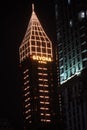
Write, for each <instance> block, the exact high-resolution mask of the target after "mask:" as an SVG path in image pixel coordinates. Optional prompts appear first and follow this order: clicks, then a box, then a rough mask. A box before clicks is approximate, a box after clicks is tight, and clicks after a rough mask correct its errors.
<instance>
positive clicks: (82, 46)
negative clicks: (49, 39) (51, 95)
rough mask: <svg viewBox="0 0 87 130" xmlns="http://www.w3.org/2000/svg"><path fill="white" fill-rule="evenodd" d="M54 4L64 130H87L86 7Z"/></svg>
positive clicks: (61, 0)
mask: <svg viewBox="0 0 87 130" xmlns="http://www.w3.org/2000/svg"><path fill="white" fill-rule="evenodd" d="M55 1H56V3H55V14H56V23H57V56H56V57H57V58H56V59H57V63H58V77H59V79H60V81H59V82H58V83H59V86H58V103H59V107H58V111H59V118H60V120H62V121H63V123H64V126H65V130H87V94H86V93H87V78H86V75H87V4H86V0H55Z"/></svg>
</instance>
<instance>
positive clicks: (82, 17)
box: [78, 11, 85, 20]
mask: <svg viewBox="0 0 87 130" xmlns="http://www.w3.org/2000/svg"><path fill="white" fill-rule="evenodd" d="M78 16H79V19H80V20H82V19H84V18H85V12H84V11H81V12H79V14H78Z"/></svg>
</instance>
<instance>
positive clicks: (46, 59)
mask: <svg viewBox="0 0 87 130" xmlns="http://www.w3.org/2000/svg"><path fill="white" fill-rule="evenodd" d="M32 58H33V60H38V61H49V62H51V61H52V59H51V57H44V56H35V55H33V56H32Z"/></svg>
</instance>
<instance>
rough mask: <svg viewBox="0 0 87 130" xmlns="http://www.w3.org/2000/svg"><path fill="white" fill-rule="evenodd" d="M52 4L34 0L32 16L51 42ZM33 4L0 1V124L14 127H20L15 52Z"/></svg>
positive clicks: (53, 30)
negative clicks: (35, 15) (8, 124)
mask: <svg viewBox="0 0 87 130" xmlns="http://www.w3.org/2000/svg"><path fill="white" fill-rule="evenodd" d="M51 1H53V0H34V3H35V12H36V14H37V16H38V18H39V20H40V22H41V24H42V26H43V28H44V29H45V31H46V32H47V35H48V36H49V37H50V39H51V40H52V41H53V42H54V41H55V37H56V31H55V25H54V20H55V17H54V10H53V9H52V7H53V4H51ZM31 3H32V0H23V1H17V2H16V0H15V1H12V2H10V1H8V2H6V1H3V2H2V3H1V4H0V6H1V7H0V9H1V11H0V13H1V17H0V21H1V33H0V34H1V37H0V40H1V42H0V57H1V60H0V80H1V82H0V120H1V119H2V118H6V119H8V120H9V122H10V123H11V125H12V126H13V127H15V126H17V127H18V128H19V127H20V124H21V107H20V105H21V103H20V101H21V100H20V99H21V98H20V97H21V92H20V90H21V86H20V83H19V68H18V67H19V55H18V48H19V45H20V44H21V42H22V39H23V36H24V34H25V31H26V28H27V24H28V22H29V18H30V16H31Z"/></svg>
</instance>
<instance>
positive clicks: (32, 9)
mask: <svg viewBox="0 0 87 130" xmlns="http://www.w3.org/2000/svg"><path fill="white" fill-rule="evenodd" d="M33 11H34V4H32V12H33Z"/></svg>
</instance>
